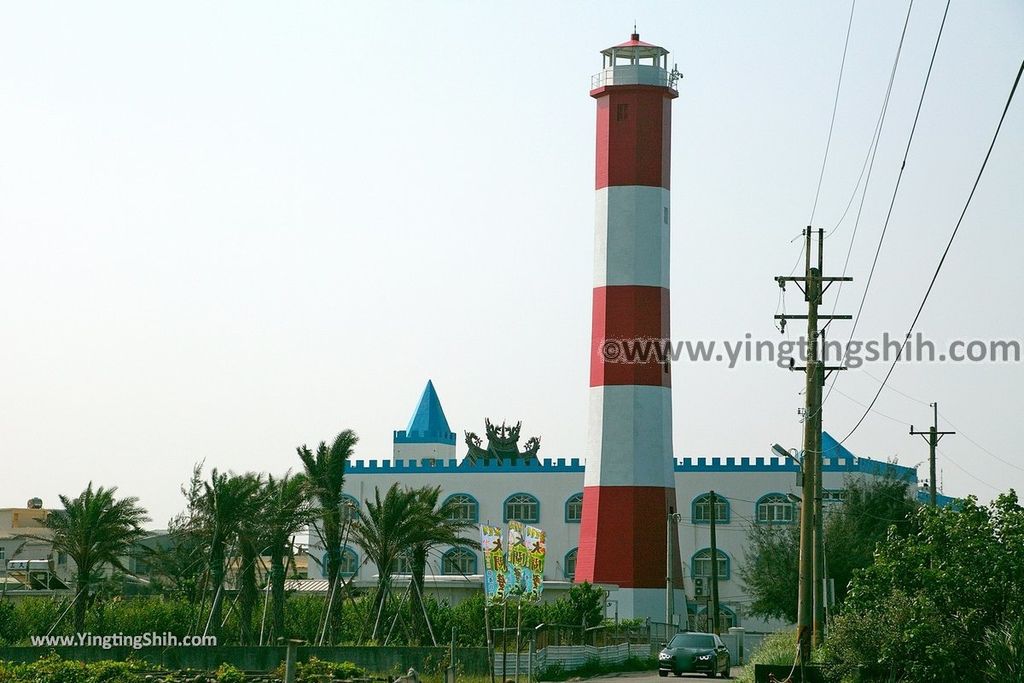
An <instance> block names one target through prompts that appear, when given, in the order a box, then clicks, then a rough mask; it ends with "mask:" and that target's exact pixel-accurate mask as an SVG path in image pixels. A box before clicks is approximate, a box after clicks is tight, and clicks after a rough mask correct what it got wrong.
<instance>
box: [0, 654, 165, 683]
mask: <svg viewBox="0 0 1024 683" xmlns="http://www.w3.org/2000/svg"><path fill="white" fill-rule="evenodd" d="M153 668H154V667H153V666H152V665H147V664H143V663H142V662H137V661H132V660H129V661H126V662H115V661H109V660H104V661H101V662H93V663H90V664H86V663H84V662H76V661H71V660H67V659H61V658H60V657H59V656H57V655H56V654H50V655H47V656H46V657H43V658H42V659H39V660H36V661H34V662H31V663H28V664H11V663H5V662H0V683H143V682H144V681H145V677H144V675H143V674H142V673H141V671H143V670H152V669H153Z"/></svg>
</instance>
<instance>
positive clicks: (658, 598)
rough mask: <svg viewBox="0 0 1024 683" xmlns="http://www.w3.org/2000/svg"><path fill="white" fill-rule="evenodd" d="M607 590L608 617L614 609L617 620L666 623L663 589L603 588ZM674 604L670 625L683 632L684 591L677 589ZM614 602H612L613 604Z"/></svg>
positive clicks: (684, 616) (685, 619)
mask: <svg viewBox="0 0 1024 683" xmlns="http://www.w3.org/2000/svg"><path fill="white" fill-rule="evenodd" d="M605 587H606V588H607V589H608V601H609V603H612V604H611V605H609V610H608V612H607V614H608V616H609V617H610V616H611V615H612V611H613V610H614V609H618V614H619V619H650V620H651V621H652V622H656V623H659V624H661V623H666V622H665V618H666V616H667V615H668V611H667V608H666V606H665V597H666V596H665V589H664V588H614V587H611V586H605ZM673 593H674V594H675V604H674V605H673V612H674V613H673V615H672V620H673V621H672V623H675V624H679V625H680V626H681V628H682V629H684V630H685V628H686V623H687V614H686V591H684V590H683V589H681V588H677V589H676V590H675V591H673ZM613 601H614V602H613Z"/></svg>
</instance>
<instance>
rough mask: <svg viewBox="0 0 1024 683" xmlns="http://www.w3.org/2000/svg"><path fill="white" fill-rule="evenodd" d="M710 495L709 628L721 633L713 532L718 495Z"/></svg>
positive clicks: (716, 552)
mask: <svg viewBox="0 0 1024 683" xmlns="http://www.w3.org/2000/svg"><path fill="white" fill-rule="evenodd" d="M710 496H711V615H710V616H711V618H713V619H714V622H713V623H714V626H713V627H712V629H711V632H712V633H715V634H718V635H721V634H720V633H719V631H720V627H719V616H718V537H717V535H716V533H715V518H716V517H718V497H717V496H716V495H715V492H714V491H712V492H711V493H710Z"/></svg>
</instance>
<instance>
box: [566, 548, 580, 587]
mask: <svg viewBox="0 0 1024 683" xmlns="http://www.w3.org/2000/svg"><path fill="white" fill-rule="evenodd" d="M578 554H579V548H573V549H572V550H570V551H569V552H567V553H566V554H565V561H564V562H563V563H562V573H563V574H565V578H566V579H568V580H569V581H572V580H573V579H575V578H576V556H577V555H578Z"/></svg>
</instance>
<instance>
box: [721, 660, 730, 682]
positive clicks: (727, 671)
mask: <svg viewBox="0 0 1024 683" xmlns="http://www.w3.org/2000/svg"><path fill="white" fill-rule="evenodd" d="M722 678H732V662H730V661H729V660H728V659H727V660H725V671H723V672H722Z"/></svg>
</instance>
